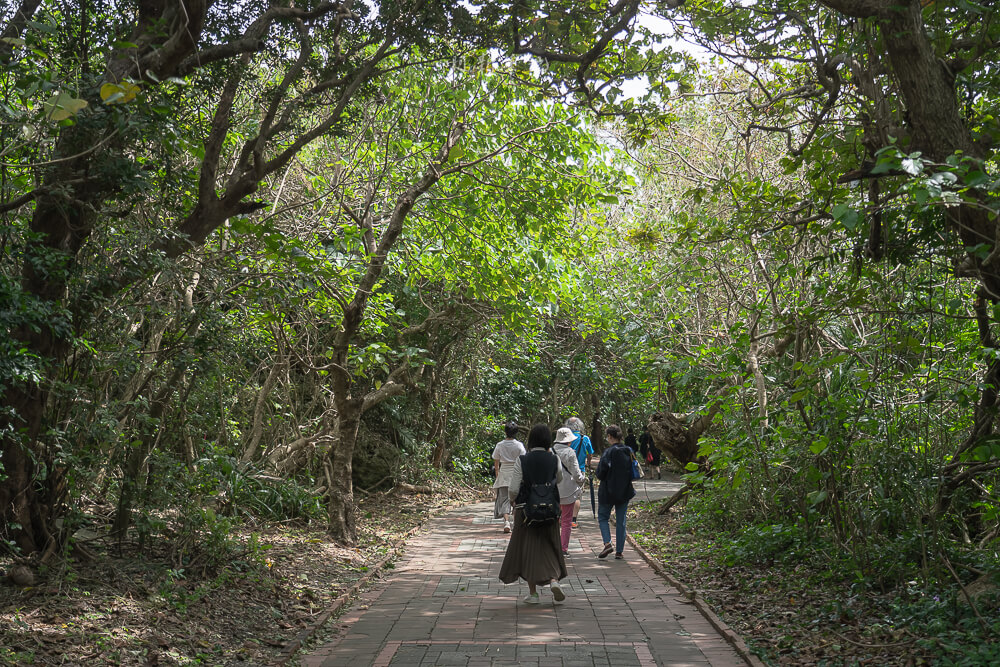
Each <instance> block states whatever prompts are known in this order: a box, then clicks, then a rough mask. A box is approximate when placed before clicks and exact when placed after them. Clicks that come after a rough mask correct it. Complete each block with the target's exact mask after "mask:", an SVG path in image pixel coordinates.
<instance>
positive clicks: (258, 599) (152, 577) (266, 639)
mask: <svg viewBox="0 0 1000 667" xmlns="http://www.w3.org/2000/svg"><path fill="white" fill-rule="evenodd" d="M484 499H485V496H484V495H483V494H482V493H480V492H475V491H473V490H471V489H460V490H454V491H449V492H447V493H438V494H435V495H434V496H426V495H421V494H416V495H409V494H407V495H397V494H394V493H389V494H384V495H378V496H372V497H369V498H367V499H365V500H363V501H362V503H361V504H360V506H359V512H358V526H359V544H358V546H357V548H345V547H343V546H339V545H337V544H335V543H333V542H331V541H330V539H329V537H328V536H327V535H326V534H325V533H324V532H323V530H322V526H305V527H303V526H298V527H296V526H291V525H285V526H282V525H278V526H275V525H271V526H263V525H258V526H254V525H252V524H249V523H247V524H243V523H241V524H239V528H238V531H237V535H236V536H235V540H234V545H235V547H236V548H235V549H233V555H232V557H231V558H229V559H228V562H227V563H225V564H224V565H222V566H221V567H211V568H208V567H206V568H201V569H199V568H198V567H197V564H196V563H195V564H194V565H195V567H194V568H191V567H187V568H181V567H177V566H176V565H177V564H176V563H174V562H171V561H172V560H173V559H172V558H171V546H170V545H167V544H159V545H158V544H153V545H152V546H150V545H146V548H145V549H144V552H143V554H142V555H141V557H140V555H139V553H138V549H137V545H136V544H134V543H126V544H125V545H124V546H123V548H122V549H121V553H118V548H117V545H114V544H111V543H110V541H108V542H106V541H105V540H102V539H96V540H93V541H90V542H88V549H87V557H86V558H85V559H79V558H69V559H66V560H65V561H64V562H63V563H61V564H59V565H58V566H55V567H52V568H51V569H49V570H48V571H46V572H41V573H39V574H38V575H37V576H36V581H35V582H34V584H33V585H30V586H17V585H14V584H12V583H11V582H10V581H6V580H5V581H4V583H3V584H0V664H5V665H95V666H96V665H101V666H104V665H199V664H203V665H262V664H268V663H271V662H273V661H275V660H276V659H277V658H278V657H279V656H281V655H282V654H283V653H284V652H285V649H286V646H288V645H289V643H290V642H292V641H293V640H294V639H295V638H296V636H297V635H299V633H301V632H302V631H303V630H304V629H306V628H308V627H310V626H311V625H313V624H314V621H315V620H316V618H317V617H318V616H319V615H320V614H322V613H323V612H324V611H325V610H327V609H328V608H329V607H330V606H331V604H332V603H333V601H335V600H336V599H337V598H338V597H339V596H340V595H341V594H342V593H343V592H344V591H345V590H347V589H348V588H350V587H351V586H352V584H354V583H355V582H356V581H357V580H358V579H359V578H360V577H362V576H363V575H364V574H365V573H366V572H367V571H368V570H369V568H371V567H373V566H374V565H375V564H376V563H379V562H381V561H382V560H383V559H385V558H386V556H388V555H390V554H391V552H392V551H393V550H394V548H395V547H396V545H397V543H398V542H399V540H400V539H401V538H402V537H404V536H405V535H406V533H407V532H408V531H410V530H411V529H412V528H414V527H416V526H418V525H419V524H420V523H421V522H422V521H423V520H424V519H426V518H427V516H428V515H429V514H430V513H432V512H434V511H435V510H437V509H441V508H444V507H451V506H454V505H457V504H464V503H467V502H474V501H479V500H484ZM231 546H232V545H231ZM12 565H13V563H12V561H11V560H9V559H8V560H6V561H5V560H4V559H3V558H2V557H0V569H4V570H9V569H10V568H11V566H12Z"/></svg>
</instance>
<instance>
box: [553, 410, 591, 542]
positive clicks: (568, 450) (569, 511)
mask: <svg viewBox="0 0 1000 667" xmlns="http://www.w3.org/2000/svg"><path fill="white" fill-rule="evenodd" d="M575 439H576V436H575V435H573V431H571V430H569V429H568V428H566V427H565V426H564V427H562V428H561V429H559V430H558V431H556V442H555V444H554V445H552V451H553V452H555V455H556V456H558V457H559V461H560V462H561V465H562V469H563V480H562V482H560V483H559V509H560V511H561V515H560V517H559V540H560V544H561V546H562V553H563V556H568V555H569V536H570V533H571V532H572V530H573V508H574V507H577V506H579V504H580V499H581V498H582V497H583V481H584V480H585V479H586V478H585V477H584V476H583V471H582V470H580V462H579V460H578V459H577V457H576V452H574V451H573V448H572V447H570V446H569V443H571V442H573V441H574V440H575Z"/></svg>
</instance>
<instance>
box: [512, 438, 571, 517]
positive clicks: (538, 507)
mask: <svg viewBox="0 0 1000 667" xmlns="http://www.w3.org/2000/svg"><path fill="white" fill-rule="evenodd" d="M533 454H536V452H530V453H528V454H522V455H521V476H522V483H521V489H522V493H521V494H520V495H521V497H522V498H523V499H524V524H525V525H526V526H541V525H545V524H549V523H552V522H553V521H556V520H557V519H558V518H559V515H560V514H561V512H562V510H561V508H560V507H559V487H558V486H556V472H557V470H558V466H559V459H558V457H556V455H555V454H552V453H550V452H545V455H544V456H532V455H533ZM549 459H551V460H549ZM539 479H545V480H548V481H545V482H539V481H537V480H539ZM525 489H527V493H525V492H524V490H525Z"/></svg>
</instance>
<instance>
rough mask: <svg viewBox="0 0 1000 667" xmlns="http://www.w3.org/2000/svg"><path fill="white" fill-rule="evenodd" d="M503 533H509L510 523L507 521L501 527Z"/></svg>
mask: <svg viewBox="0 0 1000 667" xmlns="http://www.w3.org/2000/svg"><path fill="white" fill-rule="evenodd" d="M503 532H505V533H509V532H510V521H508V522H507V523H505V524H504V525H503Z"/></svg>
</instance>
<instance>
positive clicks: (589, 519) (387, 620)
mask: <svg viewBox="0 0 1000 667" xmlns="http://www.w3.org/2000/svg"><path fill="white" fill-rule="evenodd" d="M664 485H665V483H664ZM650 486H652V484H651V485H650ZM664 491H666V489H664ZM506 544H507V536H506V535H504V534H503V532H502V522H499V521H494V520H493V517H492V503H479V504H476V505H468V506H466V507H462V508H459V509H456V510H451V511H449V512H446V513H445V514H442V515H440V516H438V517H436V518H434V519H432V520H430V521H429V522H428V523H427V524H426V526H425V527H424V529H422V530H421V531H420V532H418V533H417V534H416V535H415V536H414V537H413V538H412V539H411V540H410V542H409V543H408V544H407V546H406V551H405V553H404V554H403V556H402V557H401V559H400V561H399V563H398V565H397V567H396V568H395V571H391V573H390V574H389V576H387V577H386V578H384V579H383V580H382V581H381V582H380V583H379V584H377V585H376V586H375V587H373V588H372V589H370V590H368V591H367V592H365V593H363V594H362V595H361V597H360V598H359V599H358V600H357V601H356V602H355V603H354V605H353V606H352V607H351V608H350V609H349V610H348V611H347V612H346V613H345V614H344V615H343V616H342V617H341V618H340V620H339V622H338V624H337V626H336V628H335V630H336V632H335V635H334V637H333V638H332V640H331V641H330V643H328V644H325V645H322V646H319V647H315V648H313V649H311V652H310V653H309V654H307V655H303V656H301V657H300V662H301V665H303V667H338V666H341V665H343V666H350V667H362V666H363V665H374V666H381V667H388V666H390V665H392V666H396V665H399V666H403V665H405V666H407V667H423V666H430V665H434V666H443V665H468V666H470V667H471V666H482V667H485V666H486V665H490V666H496V665H565V666H567V667H569V666H576V665H580V666H583V665H586V666H588V667H596V666H601V667H629V666H631V665H636V666H640V667H650V666H652V665H670V666H671V667H683V666H685V665H697V666H706V665H708V666H719V667H722V666H731V665H746V664H747V662H746V661H745V660H744V659H743V658H742V657H741V656H740V654H739V653H737V651H736V650H734V648H733V647H732V646H731V645H730V644H729V643H727V641H726V640H725V639H724V638H723V636H722V635H721V634H720V633H719V632H718V631H716V629H715V628H714V627H713V626H712V624H710V623H709V621H708V620H707V619H706V618H705V617H704V616H703V615H702V614H701V613H700V612H699V611H698V609H697V608H696V607H695V606H694V605H693V604H691V603H690V602H689V601H688V600H687V599H685V598H684V597H683V596H682V594H681V593H680V592H679V591H678V590H677V589H676V588H674V587H673V586H671V585H670V584H669V583H667V582H666V581H664V580H663V579H662V578H661V577H659V576H658V575H657V574H656V573H655V572H654V571H653V570H652V568H650V566H649V565H648V564H647V563H646V562H645V561H643V560H642V558H640V556H639V555H638V554H637V553H636V552H635V551H634V550H632V549H631V547H629V548H627V549H626V551H625V560H615V559H614V557H613V556H612V557H610V558H608V559H606V560H599V559H598V558H597V553H598V552H599V550H600V548H601V546H602V544H601V538H600V533H599V531H598V528H597V522H596V520H595V519H594V518H593V516H592V515H591V512H590V508H589V507H585V511H581V514H580V527H579V528H578V529H576V530H574V532H573V536H572V540H571V542H570V555H569V556H568V557H567V569H568V571H569V576H568V577H567V578H566V579H564V580H563V581H562V584H563V589H564V591H565V592H566V594H567V598H566V601H565V602H564V603H563V604H560V605H555V604H553V600H552V596H551V594H550V593H549V592H548V590H547V589H540V590H542V604H539V605H529V604H525V603H523V602H521V599H522V598H523V597H524V596H525V595H526V594H527V591H528V588H527V586H526V585H525V584H523V583H518V584H511V585H509V586H505V585H504V584H502V583H500V581H499V579H497V573H498V572H499V571H500V563H501V562H502V560H503V553H504V548H505V546H506ZM754 662H756V661H754ZM757 664H759V663H757Z"/></svg>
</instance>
